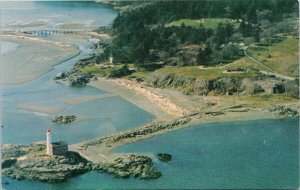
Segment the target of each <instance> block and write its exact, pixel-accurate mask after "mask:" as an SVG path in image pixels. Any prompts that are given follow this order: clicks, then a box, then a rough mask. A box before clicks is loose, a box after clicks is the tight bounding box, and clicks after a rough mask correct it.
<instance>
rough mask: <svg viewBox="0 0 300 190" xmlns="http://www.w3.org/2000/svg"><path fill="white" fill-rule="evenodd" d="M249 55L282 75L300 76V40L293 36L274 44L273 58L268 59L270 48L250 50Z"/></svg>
mask: <svg viewBox="0 0 300 190" xmlns="http://www.w3.org/2000/svg"><path fill="white" fill-rule="evenodd" d="M248 53H249V54H250V55H251V56H253V57H254V58H256V59H257V60H259V61H261V62H263V63H264V64H265V65H267V66H269V67H271V68H272V69H274V70H275V71H276V72H278V73H280V74H284V75H288V76H293V77H298V76H299V40H298V39H296V38H294V37H292V36H288V37H287V38H286V39H284V40H283V41H282V42H279V43H274V44H272V46H271V47H270V54H271V58H268V55H269V51H268V47H263V48H256V49H255V48H254V49H249V50H248ZM264 70H265V69H264Z"/></svg>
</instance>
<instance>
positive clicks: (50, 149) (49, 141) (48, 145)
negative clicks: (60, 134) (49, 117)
mask: <svg viewBox="0 0 300 190" xmlns="http://www.w3.org/2000/svg"><path fill="white" fill-rule="evenodd" d="M51 142H52V139H51V130H50V129H48V130H47V154H48V155H49V156H52V155H53V151H52V144H51Z"/></svg>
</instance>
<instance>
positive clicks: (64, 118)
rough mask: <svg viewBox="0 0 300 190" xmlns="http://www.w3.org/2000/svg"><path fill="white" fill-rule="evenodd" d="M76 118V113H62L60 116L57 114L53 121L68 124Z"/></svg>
mask: <svg viewBox="0 0 300 190" xmlns="http://www.w3.org/2000/svg"><path fill="white" fill-rule="evenodd" d="M75 120H76V116H75V115H66V116H63V115H60V116H56V117H54V118H53V119H52V122H55V123H60V124H67V123H71V122H73V121H75Z"/></svg>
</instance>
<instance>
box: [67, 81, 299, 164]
mask: <svg viewBox="0 0 300 190" xmlns="http://www.w3.org/2000/svg"><path fill="white" fill-rule="evenodd" d="M89 85H90V86H93V87H95V88H99V89H101V90H105V91H107V92H109V93H111V94H115V95H119V96H121V97H122V98H124V99H126V100H128V101H130V102H131V103H133V104H135V105H137V106H138V107H140V108H142V109H144V110H145V111H148V112H150V113H152V114H154V115H155V116H156V117H157V120H156V121H154V122H152V123H150V124H147V125H145V126H141V127H138V128H135V129H130V130H126V131H123V132H120V133H117V134H113V135H111V136H106V137H99V138H97V139H94V140H88V141H84V142H81V143H77V144H72V145H70V146H69V148H70V150H72V151H75V152H78V153H79V154H80V155H81V156H82V157H84V158H86V159H88V160H90V161H92V162H96V163H97V162H102V161H105V160H111V159H115V158H117V157H119V156H120V155H121V154H120V153H114V152H113V150H114V149H115V148H117V147H120V146H123V145H125V144H129V143H134V142H136V141H139V140H143V139H146V138H151V137H154V136H157V135H162V134H165V133H168V132H171V131H175V130H179V129H183V128H187V127H201V126H203V125H206V124H212V123H224V122H234V121H250V120H263V119H279V118H281V117H280V116H275V115H274V114H273V113H271V112H268V111H266V108H264V107H256V106H253V105H251V104H248V105H247V104H242V102H238V101H237V102H236V101H233V102H232V100H231V99H230V98H233V99H235V98H236V97H229V96H224V97H223V96H216V97H215V96H213V97H209V96H208V97H202V96H198V97H196V98H197V101H199V102H200V104H203V103H206V104H210V103H212V102H211V101H215V104H216V105H214V106H202V107H200V108H199V107H198V109H196V110H193V109H187V108H188V107H193V104H189V105H188V106H187V107H186V109H185V108H182V106H181V107H180V106H178V102H176V101H175V100H174V97H172V96H169V95H170V93H169V92H168V93H169V94H168V93H165V91H163V90H164V89H155V88H151V87H147V86H144V85H142V84H140V83H137V82H134V81H130V80H128V79H105V78H98V80H96V81H93V82H91V83H90V84H89ZM159 92H162V94H163V96H157V93H159ZM176 95H177V94H175V96H176ZM179 97H181V96H179ZM184 97H185V98H187V99H188V100H185V101H184V102H183V103H182V102H181V105H183V104H185V103H186V101H190V102H189V103H191V102H193V101H195V97H193V98H192V99H190V97H189V96H185V95H184ZM184 97H183V98H184ZM141 99H143V101H140V100H141ZM200 99H201V100H200ZM162 100H164V101H162ZM225 100H226V101H225ZM220 102H221V103H220ZM164 103H166V105H168V104H169V103H170V104H171V105H173V104H174V105H175V106H176V107H175V108H178V109H180V110H184V109H185V112H184V113H183V112H174V110H171V111H170V110H168V109H166V108H163V106H165V104H164ZM149 104H150V105H151V106H153V107H152V108H153V109H152V110H151V109H149V107H147V105H149ZM283 105H284V104H283ZM296 105H298V104H297V103H292V104H291V105H290V106H296ZM197 106H199V104H198V105H197ZM173 108H174V107H173ZM167 111H169V113H168V112H167ZM177 111H178V110H177ZM158 112H166V113H168V114H169V116H171V117H165V116H162V115H159V114H158ZM174 113H175V114H174ZM177 113H181V114H182V115H179V114H178V115H177ZM164 126H166V127H164ZM149 131H150V132H149Z"/></svg>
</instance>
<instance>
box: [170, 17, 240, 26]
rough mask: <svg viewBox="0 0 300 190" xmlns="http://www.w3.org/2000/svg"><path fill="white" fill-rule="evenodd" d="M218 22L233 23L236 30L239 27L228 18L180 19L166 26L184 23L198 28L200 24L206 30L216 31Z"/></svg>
mask: <svg viewBox="0 0 300 190" xmlns="http://www.w3.org/2000/svg"><path fill="white" fill-rule="evenodd" d="M220 22H230V23H233V24H234V26H235V28H238V27H239V25H240V24H239V23H237V22H236V21H235V20H232V19H228V18H205V19H180V20H176V21H172V22H171V23H168V24H167V25H166V26H181V24H182V23H184V24H185V26H191V27H194V28H198V27H200V24H202V25H203V26H204V27H206V28H211V29H216V28H217V26H218V23H220Z"/></svg>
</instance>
